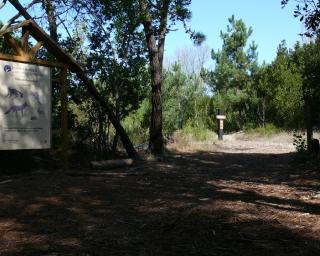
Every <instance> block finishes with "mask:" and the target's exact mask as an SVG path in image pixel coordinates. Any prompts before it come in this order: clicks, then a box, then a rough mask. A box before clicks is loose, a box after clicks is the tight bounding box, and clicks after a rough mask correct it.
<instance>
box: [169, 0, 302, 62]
mask: <svg viewBox="0 0 320 256" xmlns="http://www.w3.org/2000/svg"><path fill="white" fill-rule="evenodd" d="M293 10H294V2H292V4H291V5H288V6H287V7H285V8H284V9H282V8H281V0H193V1H192V4H191V11H192V19H191V21H190V22H189V25H190V27H191V28H192V29H193V30H195V31H199V32H202V33H204V34H205V35H206V41H205V44H207V45H208V47H209V49H215V50H218V49H221V45H222V40H221V39H220V31H221V30H223V31H226V27H227V25H228V18H229V17H231V16H232V15H233V14H234V15H235V18H236V19H242V20H243V21H244V22H245V24H246V25H247V27H250V26H251V27H252V28H253V34H252V36H251V38H250V39H249V41H252V40H254V41H255V42H256V43H257V44H258V53H259V62H260V63H262V62H263V61H266V62H267V63H270V62H272V60H273V59H274V58H275V56H276V51H277V48H278V45H279V43H280V42H281V41H282V40H284V39H285V40H286V41H287V46H288V47H290V48H291V47H293V45H294V44H295V42H296V41H301V36H299V34H300V33H301V32H303V31H304V30H303V25H302V24H301V23H300V22H299V20H298V19H296V18H294V17H293ZM178 29H179V30H178V31H173V32H171V33H170V34H169V35H168V37H167V41H166V49H165V58H166V59H172V58H174V57H175V55H176V52H177V49H180V48H184V47H192V46H193V43H192V41H191V40H190V38H189V36H188V35H186V34H185V32H184V29H183V28H181V27H178Z"/></svg>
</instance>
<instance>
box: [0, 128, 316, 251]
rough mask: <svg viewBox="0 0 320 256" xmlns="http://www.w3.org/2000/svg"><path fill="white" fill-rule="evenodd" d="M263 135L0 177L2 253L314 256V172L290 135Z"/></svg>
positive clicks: (0, 241)
mask: <svg viewBox="0 0 320 256" xmlns="http://www.w3.org/2000/svg"><path fill="white" fill-rule="evenodd" d="M267 140H268V142H266V138H260V139H259V138H255V139H252V138H250V137H246V136H245V135H241V134H240V135H232V136H229V137H228V136H227V137H226V141H225V142H222V143H216V145H209V144H208V143H207V146H203V148H205V151H203V150H202V151H200V146H199V145H198V147H199V148H194V150H193V151H192V150H191V149H190V148H189V150H188V151H187V152H177V153H175V154H173V155H172V156H171V157H169V158H167V159H166V160H164V161H162V162H149V163H146V164H143V165H141V166H140V165H139V166H134V167H132V168H129V169H119V170H113V171H103V172H101V173H98V172H97V171H94V170H87V171H86V173H88V174H89V173H90V172H91V174H94V175H86V176H81V175H77V172H76V170H74V171H72V173H67V174H66V173H63V172H57V173H52V172H48V171H38V172H32V173H29V174H24V175H20V176H14V177H1V179H0V255H6V256H12V255H51V256H53V255H88V256H89V255H291V256H294V255H308V256H309V255H320V239H319V237H320V217H319V214H320V192H319V190H320V185H319V178H320V177H319V176H320V175H319V172H318V171H316V169H313V168H311V167H308V168H307V167H304V166H302V165H301V166H299V165H296V164H293V162H292V154H291V152H292V150H293V148H292V146H291V141H289V140H287V139H283V138H282V139H280V138H275V137H273V138H271V137H269V138H268V139H267ZM171 147H172V148H174V147H175V145H172V146H171ZM99 174H100V175H99Z"/></svg>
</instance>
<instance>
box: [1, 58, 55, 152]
mask: <svg viewBox="0 0 320 256" xmlns="http://www.w3.org/2000/svg"><path fill="white" fill-rule="evenodd" d="M50 147H51V71H50V68H48V67H44V66H38V65H32V64H24V63H18V62H10V61H3V60H0V150H18V149H46V148H50Z"/></svg>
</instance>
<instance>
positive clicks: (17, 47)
mask: <svg viewBox="0 0 320 256" xmlns="http://www.w3.org/2000/svg"><path fill="white" fill-rule="evenodd" d="M28 25H29V22H24V23H22V24H21V27H22V30H23V35H22V38H21V40H17V39H15V38H13V37H12V36H11V35H10V33H11V32H12V30H11V29H10V30H7V31H5V32H4V33H2V36H3V37H4V39H5V42H6V44H7V45H8V46H9V47H10V48H11V49H12V50H13V51H14V53H15V55H8V54H0V60H4V61H12V62H19V63H26V64H33V65H39V66H45V67H50V68H58V69H60V70H61V76H60V77H59V78H58V79H53V80H51V82H55V83H58V84H60V101H61V137H62V146H61V151H62V154H61V156H62V161H63V168H64V169H68V159H69V157H68V145H69V141H68V138H69V131H68V92H67V91H68V80H67V76H68V69H69V67H68V65H67V64H65V63H61V62H57V61H45V60H40V59H36V58H35V56H36V54H37V52H38V51H39V50H40V49H41V47H42V45H43V43H42V42H37V43H36V45H35V46H34V47H32V48H29V44H28V39H29V35H30V31H29V30H28V28H26V26H28Z"/></svg>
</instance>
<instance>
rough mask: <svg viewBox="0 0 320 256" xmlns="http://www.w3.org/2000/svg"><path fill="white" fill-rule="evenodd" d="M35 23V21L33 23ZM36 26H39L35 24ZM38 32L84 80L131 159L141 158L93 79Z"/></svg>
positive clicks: (15, 3)
mask: <svg viewBox="0 0 320 256" xmlns="http://www.w3.org/2000/svg"><path fill="white" fill-rule="evenodd" d="M9 2H10V3H11V4H12V5H13V6H14V7H15V8H16V9H17V10H18V11H19V12H20V14H21V15H22V16H23V17H24V18H25V19H27V20H33V19H32V17H31V16H30V14H29V13H28V12H27V11H26V10H25V9H24V8H23V6H22V5H21V4H20V3H19V2H18V1H16V0H9ZM33 22H34V21H33ZM34 24H35V25H37V24H36V23H35V22H34ZM35 29H36V30H38V33H34V34H33V35H32V36H33V37H34V38H35V39H36V40H38V41H43V42H44V43H45V47H46V48H47V50H48V51H50V52H54V53H55V57H56V58H57V59H58V60H59V61H61V62H64V63H66V64H68V65H69V68H70V70H71V71H72V72H74V73H76V74H77V76H78V78H79V79H80V80H82V82H83V83H84V84H85V86H86V87H87V89H88V91H89V93H90V94H91V96H92V98H93V99H94V100H96V101H97V102H98V103H99V104H100V105H101V107H102V108H103V109H104V110H105V111H106V113H107V115H108V117H109V120H110V121H111V123H112V125H113V127H114V128H115V129H116V131H117V132H118V134H119V136H120V138H121V141H122V144H123V146H124V147H125V149H126V151H127V153H128V155H129V157H132V158H139V156H138V154H137V152H136V150H135V148H134V146H133V144H132V142H131V140H130V138H129V137H128V135H127V133H126V131H125V130H124V128H123V126H122V125H121V123H120V121H119V120H118V119H117V117H116V115H115V114H114V112H113V109H112V107H111V105H110V104H109V102H108V101H107V100H106V99H105V98H104V97H102V96H101V94H100V93H99V92H98V90H97V88H96V87H95V86H94V83H93V81H92V80H91V79H89V78H88V77H87V75H86V74H85V71H84V69H83V68H82V67H81V66H80V65H79V64H78V63H77V62H76V61H75V60H74V59H73V58H72V57H71V56H69V55H68V54H67V53H65V52H64V51H63V50H62V49H61V48H60V47H59V46H58V45H57V44H56V43H55V42H54V41H53V40H52V39H51V38H49V37H48V35H47V34H46V33H45V32H43V31H42V30H41V29H40V28H39V27H38V26H36V27H35Z"/></svg>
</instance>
